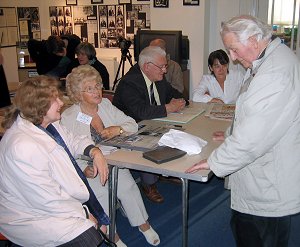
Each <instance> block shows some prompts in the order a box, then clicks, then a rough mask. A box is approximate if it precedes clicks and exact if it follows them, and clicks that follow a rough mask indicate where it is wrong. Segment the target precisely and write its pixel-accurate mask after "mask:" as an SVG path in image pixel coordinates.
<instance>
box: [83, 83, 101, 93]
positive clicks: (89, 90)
mask: <svg viewBox="0 0 300 247" xmlns="http://www.w3.org/2000/svg"><path fill="white" fill-rule="evenodd" d="M102 88H103V85H102V84H101V83H97V84H96V85H95V86H94V87H91V86H89V87H87V88H86V89H85V90H82V91H81V92H84V93H98V92H99V91H101V90H102Z"/></svg>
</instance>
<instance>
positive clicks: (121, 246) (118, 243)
mask: <svg viewBox="0 0 300 247" xmlns="http://www.w3.org/2000/svg"><path fill="white" fill-rule="evenodd" d="M115 244H116V245H117V247H127V245H126V244H124V243H123V241H122V240H121V239H120V238H119V240H118V241H117V242H116V243H115Z"/></svg>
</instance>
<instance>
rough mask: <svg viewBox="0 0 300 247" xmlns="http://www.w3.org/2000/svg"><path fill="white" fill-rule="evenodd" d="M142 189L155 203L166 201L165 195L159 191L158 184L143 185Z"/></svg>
mask: <svg viewBox="0 0 300 247" xmlns="http://www.w3.org/2000/svg"><path fill="white" fill-rule="evenodd" d="M142 191H143V192H144V194H145V195H146V197H147V198H148V199H149V200H150V201H152V202H155V203H162V202H163V201H164V198H163V196H162V195H161V194H160V193H159V192H158V190H157V188H156V185H155V184H151V185H142Z"/></svg>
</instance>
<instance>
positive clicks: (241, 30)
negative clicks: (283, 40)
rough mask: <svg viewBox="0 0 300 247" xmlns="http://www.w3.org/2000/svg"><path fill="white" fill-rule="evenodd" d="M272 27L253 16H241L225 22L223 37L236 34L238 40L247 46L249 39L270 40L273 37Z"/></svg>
mask: <svg viewBox="0 0 300 247" xmlns="http://www.w3.org/2000/svg"><path fill="white" fill-rule="evenodd" d="M272 32H273V31H272V27H271V26H270V25H268V24H266V23H264V22H262V21H261V20H259V19H258V18H256V17H254V16H251V15H241V16H236V17H233V18H231V19H230V20H228V21H226V22H223V23H222V25H221V30H220V33H221V36H222V37H223V36H224V35H226V34H227V33H234V34H235V35H236V37H237V38H238V40H239V41H240V42H241V43H243V44H245V43H246V42H247V40H248V38H249V37H251V36H256V39H257V41H260V40H265V41H267V40H269V39H270V38H271V36H272Z"/></svg>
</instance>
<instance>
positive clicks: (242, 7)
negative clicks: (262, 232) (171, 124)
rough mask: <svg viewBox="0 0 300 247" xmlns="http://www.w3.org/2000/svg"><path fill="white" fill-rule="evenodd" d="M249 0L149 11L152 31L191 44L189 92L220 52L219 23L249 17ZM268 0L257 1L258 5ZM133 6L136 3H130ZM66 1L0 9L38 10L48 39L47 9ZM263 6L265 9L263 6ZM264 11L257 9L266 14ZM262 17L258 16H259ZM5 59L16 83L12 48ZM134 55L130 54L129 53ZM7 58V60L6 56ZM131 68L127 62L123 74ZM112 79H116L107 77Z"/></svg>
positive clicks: (14, 0) (203, 0)
mask: <svg viewBox="0 0 300 247" xmlns="http://www.w3.org/2000/svg"><path fill="white" fill-rule="evenodd" d="M249 2H252V1H250V0H200V6H183V4H182V0H169V8H153V0H150V7H151V29H152V30H182V33H183V34H184V35H188V37H189V40H190V60H189V64H188V67H189V68H190V91H192V89H193V88H194V86H195V85H197V84H198V83H199V80H200V78H201V76H202V74H203V73H207V57H208V54H209V53H210V52H211V51H213V50H216V49H220V48H223V44H222V42H221V38H220V35H219V29H220V24H221V22H222V21H224V20H227V19H229V18H230V17H232V16H235V15H238V14H239V13H240V11H243V12H244V13H250V10H249V9H251V4H250V5H249ZM266 2H268V0H263V1H259V5H260V6H261V5H262V3H266ZM90 3H91V1H90V0H78V5H90ZM132 3H147V2H141V1H139V2H137V1H136V0H132ZM104 4H118V0H104ZM64 5H65V0H42V1H40V0H23V1H19V0H1V3H0V7H39V11H40V19H41V20H40V21H41V37H42V39H46V38H47V37H48V36H49V35H50V23H49V6H64ZM262 6H266V4H263V5H262ZM264 8H265V7H263V8H261V9H262V10H261V9H260V12H261V13H265V10H264ZM260 16H261V15H260ZM2 50H3V51H2V52H3V54H4V55H5V59H6V65H5V71H6V75H7V79H8V81H9V82H10V81H16V75H17V71H16V60H17V58H16V52H14V51H12V49H11V48H9V49H7V48H2ZM130 51H131V54H132V55H133V50H132V49H130ZM8 54H10V55H9V58H7V56H8ZM97 56H98V57H117V60H118V61H119V60H120V58H121V52H120V49H100V48H98V49H97ZM129 67H130V65H129V64H128V63H127V62H126V71H127V70H128V68H129ZM110 76H111V77H113V78H114V77H115V75H110Z"/></svg>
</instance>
